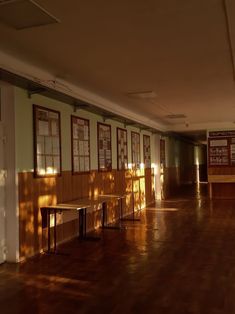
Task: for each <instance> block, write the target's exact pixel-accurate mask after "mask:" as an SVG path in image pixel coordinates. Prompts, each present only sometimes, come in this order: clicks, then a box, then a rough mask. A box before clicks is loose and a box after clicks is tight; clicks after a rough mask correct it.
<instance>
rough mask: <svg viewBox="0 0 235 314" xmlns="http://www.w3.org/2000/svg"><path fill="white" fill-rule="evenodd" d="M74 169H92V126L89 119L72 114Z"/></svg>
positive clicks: (78, 170) (82, 170)
mask: <svg viewBox="0 0 235 314" xmlns="http://www.w3.org/2000/svg"><path fill="white" fill-rule="evenodd" d="M71 135H72V171H73V173H81V172H89V171H90V127H89V120H87V119H82V118H79V117H75V116H71Z"/></svg>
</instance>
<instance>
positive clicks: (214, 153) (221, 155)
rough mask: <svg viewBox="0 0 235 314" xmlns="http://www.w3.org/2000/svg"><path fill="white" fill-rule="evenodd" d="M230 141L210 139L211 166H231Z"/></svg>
mask: <svg viewBox="0 0 235 314" xmlns="http://www.w3.org/2000/svg"><path fill="white" fill-rule="evenodd" d="M229 142H230V139H228V138H218V139H217V138H214V139H209V165H210V166H229V165H230V149H229Z"/></svg>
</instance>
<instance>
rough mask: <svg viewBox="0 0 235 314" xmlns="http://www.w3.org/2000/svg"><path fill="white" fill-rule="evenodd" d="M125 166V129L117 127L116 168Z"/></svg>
mask: <svg viewBox="0 0 235 314" xmlns="http://www.w3.org/2000/svg"><path fill="white" fill-rule="evenodd" d="M127 167H128V158H127V130H125V129H121V128H117V168H118V170H124V169H127Z"/></svg>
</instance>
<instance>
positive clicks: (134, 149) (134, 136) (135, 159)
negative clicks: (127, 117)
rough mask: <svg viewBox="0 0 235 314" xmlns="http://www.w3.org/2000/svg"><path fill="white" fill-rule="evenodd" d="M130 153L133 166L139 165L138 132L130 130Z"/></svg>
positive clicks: (137, 166)
mask: <svg viewBox="0 0 235 314" xmlns="http://www.w3.org/2000/svg"><path fill="white" fill-rule="evenodd" d="M131 155H132V165H133V168H139V167H140V134H139V133H137V132H131Z"/></svg>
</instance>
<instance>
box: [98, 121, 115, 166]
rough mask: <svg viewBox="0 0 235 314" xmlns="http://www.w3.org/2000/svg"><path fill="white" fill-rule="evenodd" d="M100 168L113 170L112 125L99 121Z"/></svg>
mask: <svg viewBox="0 0 235 314" xmlns="http://www.w3.org/2000/svg"><path fill="white" fill-rule="evenodd" d="M97 138H98V169H99V171H109V170H112V148H111V125H108V124H104V123H97Z"/></svg>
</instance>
